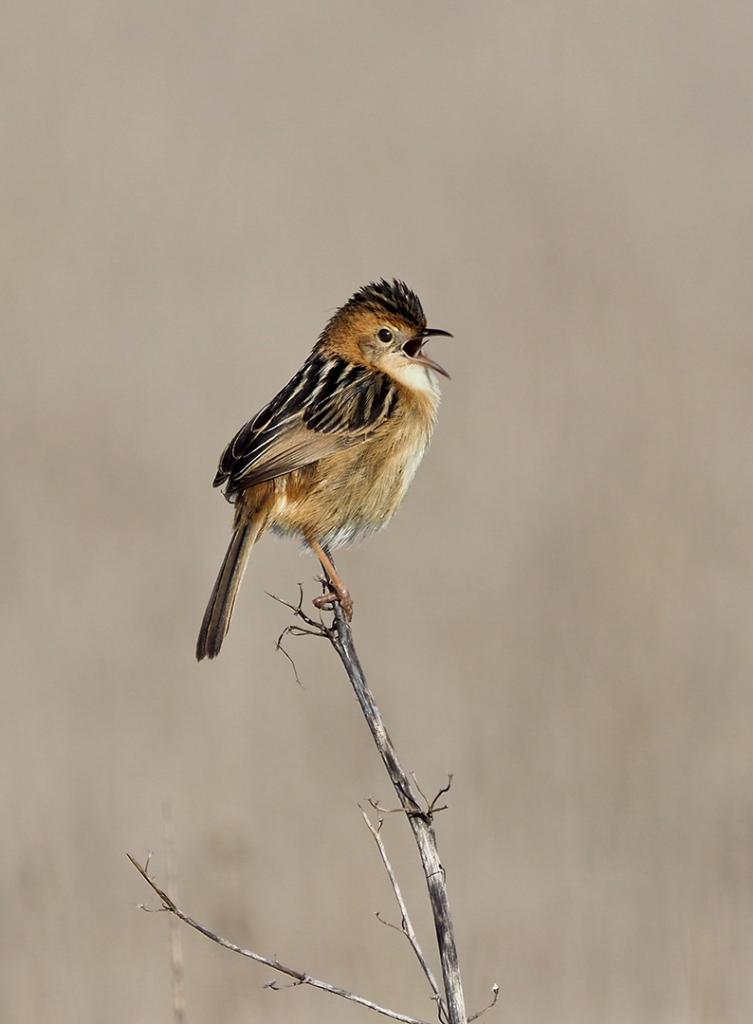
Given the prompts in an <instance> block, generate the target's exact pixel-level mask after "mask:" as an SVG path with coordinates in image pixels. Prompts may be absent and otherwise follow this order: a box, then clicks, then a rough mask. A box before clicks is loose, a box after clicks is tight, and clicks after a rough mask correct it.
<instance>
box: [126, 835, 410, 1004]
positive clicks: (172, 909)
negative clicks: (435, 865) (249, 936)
mask: <svg viewBox="0 0 753 1024" xmlns="http://www.w3.org/2000/svg"><path fill="white" fill-rule="evenodd" d="M126 856H127V857H128V859H129V861H130V862H131V864H133V866H134V867H135V868H136V870H137V871H138V873H139V874H140V875H141V877H142V878H143V879H144V881H145V882H146V883H147V884H148V885H149V886H150V887H151V888H152V889H153V890H154V892H155V893H156V894H157V896H159V898H160V900H161V902H162V906H161V907H160V909H161V910H165V911H168V912H169V913H170V914H174V915H175V917H177V918H179V919H180V920H181V921H183V922H184V923H185V924H187V925H188V926H189V927H190V928H193V929H194V930H195V931H197V932H200V933H201V934H202V935H204V936H206V938H208V939H210V940H211V941H212V942H216V943H217V945H218V946H222V947H223V949H229V950H230V951H231V952H233V953H238V954H239V955H240V956H245V957H247V958H248V959H249V960H255V961H256V963H258V964H264V965H265V966H266V967H271V968H272V970H275V971H279V973H280V974H286V975H287V976H288V977H289V978H293V981H294V983H295V984H296V985H310V986H311V987H312V988H318V989H321V990H322V991H323V992H329V993H330V994H331V995H333V996H341V997H342V998H343V999H349V1000H350V1001H351V1002H353V1003H359V1005H361V1006H366V1007H367V1008H368V1009H369V1010H374V1011H375V1012H376V1013H381V1014H383V1015H384V1016H385V1017H391V1018H392V1019H393V1020H399V1021H402V1022H403V1024H428V1022H427V1021H424V1020H421V1019H420V1018H418V1017H409V1016H408V1015H407V1014H405V1013H397V1011H395V1010H389V1009H387V1007H386V1006H380V1005H379V1003H375V1002H373V1001H372V1000H371V999H365V998H364V997H363V996H358V995H356V994H355V992H350V991H349V990H348V989H346V988H341V987H340V986H339V985H330V983H329V982H327V981H320V980H319V979H318V978H313V977H312V976H311V975H310V974H308V973H306V971H297V970H296V969H295V968H294V967H288V966H286V965H285V964H283V963H280V961H279V960H278V959H277V957H269V956H264V955H263V954H262V953H255V952H254V951H253V950H251V949H244V948H243V946H238V945H236V944H235V943H234V942H230V940H229V939H223V938H222V936H221V935H217V933H216V932H213V931H212V930H211V929H209V928H207V926H206V925H204V924H200V923H199V922H198V921H196V920H194V918H192V917H191V916H190V915H189V914H187V913H186V912H185V911H184V910H181V908H180V907H179V906H178V905H177V904H176V903H175V902H174V901H173V900H172V899H171V898H170V896H168V894H167V893H166V892H165V891H164V889H160V887H159V886H158V885H157V883H156V882H155V881H154V879H153V878H151V877H150V875H148V874H147V871H146V865H144V866H143V867H142V865H141V864H139V862H138V861H137V860H136V858H135V857H132V856H131V854H130V853H129V854H126ZM144 909H146V908H144ZM266 987H267V988H271V989H272V990H275V989H279V988H282V987H283V986H281V985H277V984H276V983H274V982H272V983H269V984H267V986H266Z"/></svg>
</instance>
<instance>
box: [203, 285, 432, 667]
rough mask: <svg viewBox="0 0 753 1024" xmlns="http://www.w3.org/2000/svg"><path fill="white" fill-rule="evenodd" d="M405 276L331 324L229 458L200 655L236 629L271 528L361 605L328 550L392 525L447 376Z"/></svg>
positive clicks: (341, 595) (363, 297) (352, 303)
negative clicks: (247, 580)
mask: <svg viewBox="0 0 753 1024" xmlns="http://www.w3.org/2000/svg"><path fill="white" fill-rule="evenodd" d="M446 333H447V332H445V331H437V330H432V329H429V328H427V327H426V318H425V317H424V312H423V309H422V307H421V303H420V301H419V299H418V296H416V295H415V293H414V292H412V291H411V290H410V289H409V288H407V286H406V285H405V284H403V283H402V282H401V281H393V282H391V283H390V282H387V281H380V282H377V283H374V284H370V285H367V286H366V287H364V288H362V289H361V290H360V291H359V292H356V294H355V295H354V296H353V297H352V298H351V299H350V300H349V302H347V303H346V305H345V306H343V307H342V308H341V309H339V310H338V311H337V313H336V314H335V315H334V316H333V317H332V319H331V320H330V322H329V323H328V324H327V326H326V327H325V329H324V331H323V332H322V334H321V336H320V338H319V340H318V342H317V344H316V345H315V346H314V349H313V351H312V352H311V354H310V355H309V357H308V359H307V360H306V362H305V363H304V364H303V366H302V367H301V369H300V370H299V371H298V373H296V374H295V376H294V377H293V378H292V379H291V380H290V381H289V382H288V384H286V385H285V387H284V388H283V389H282V390H281V391H280V392H279V394H278V395H276V396H275V397H274V398H273V399H272V401H271V402H270V403H269V404H268V405H266V406H265V407H264V408H263V409H262V410H261V411H260V412H259V413H257V415H256V416H255V417H254V418H253V419H252V420H250V421H249V422H248V423H246V424H245V426H243V427H242V428H241V429H240V430H239V431H238V433H237V434H236V435H235V437H234V438H233V439H232V441H231V442H230V443H229V444H228V446H227V447H226V448H225V451H224V452H223V453H222V456H221V457H220V463H219V468H218V470H217V475H216V476H215V479H214V486H215V487H219V486H223V485H224V493H225V496H226V497H227V498H228V500H229V501H231V502H233V503H234V504H235V506H236V515H235V527H234V532H233V537H232V540H231V542H230V546H229V548H228V551H227V554H226V556H225V560H224V562H223V564H222V567H221V569H220V573H219V576H218V577H217V581H216V583H215V586H214V589H213V591H212V595H211V597H210V600H209V604H208V606H207V610H206V612H205V615H204V621H203V622H202V626H201V631H200V633H199V639H198V643H197V646H196V656H197V658H199V660H201V659H202V658H204V657H210V658H211V657H214V656H215V655H216V654H218V653H219V650H220V647H221V645H222V641H223V639H224V637H225V635H226V633H227V630H228V627H229V624H230V617H231V615H232V612H233V606H234V603H235V598H236V596H237V593H238V588H239V586H240V583H241V580H242V577H243V573H244V570H245V567H246V564H247V561H248V556H249V554H250V551H251V547H252V546H253V544H254V542H255V541H256V540H257V539H258V537H259V536H260V535H261V534H262V533H263V532H264V531H265V530H269V529H271V530H273V531H274V532H276V533H281V534H288V535H295V536H298V537H299V538H301V539H303V541H304V542H305V543H307V544H308V545H309V546H310V547H311V548H312V549H313V550H314V551H315V553H316V554H317V555H318V556H319V558H320V560H321V561H322V564H323V565H324V567H325V568H326V570H327V572H328V573H329V576H330V578H331V579H332V581H333V584H334V590H335V594H333V595H329V596H326V597H325V598H323V599H320V603H322V602H323V601H331V600H333V599H337V600H339V601H340V602H341V604H342V606H343V608H344V610H345V612H346V614H348V615H350V613H351V611H352V602H351V600H350V595H349V594H348V592H347V589H346V588H345V586H344V584H343V583H342V581H341V580H340V579H339V577H338V576H337V573H336V572H335V570H334V567H333V565H332V562H331V560H330V558H329V552H330V551H331V550H332V549H334V548H337V547H341V546H342V545H344V544H349V543H351V542H352V541H354V540H355V539H356V538H358V537H359V536H362V535H364V534H367V533H370V532H373V531H374V530H378V529H380V528H381V527H382V526H384V525H385V524H386V523H387V522H388V521H389V519H390V518H391V517H392V515H393V514H394V512H395V510H396V509H397V507H398V506H399V504H400V502H401V501H402V499H403V497H404V495H405V492H406V490H407V488H408V485H409V484H410V481H411V479H412V478H413V474H414V472H415V470H416V468H417V467H418V464H419V462H420V461H421V457H422V456H423V453H424V451H425V449H426V446H427V445H428V443H429V440H430V437H431V432H432V429H433V426H434V420H435V416H436V411H437V406H438V403H439V388H438V383H437V374H444V375H445V376H446V373H445V371H444V370H443V369H442V368H441V367H440V366H439V365H438V364H437V363H434V362H433V361H432V360H431V359H429V358H428V357H427V356H426V354H425V353H424V352H423V345H424V343H425V341H426V339H427V338H428V337H430V336H431V335H432V334H446Z"/></svg>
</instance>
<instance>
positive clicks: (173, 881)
mask: <svg viewBox="0 0 753 1024" xmlns="http://www.w3.org/2000/svg"><path fill="white" fill-rule="evenodd" d="M162 822H163V829H164V835H165V858H166V861H167V865H166V866H167V893H168V896H169V897H170V899H171V900H172V901H173V902H174V903H177V902H178V868H177V859H176V852H175V850H176V843H175V824H174V822H173V809H172V804H171V803H170V801H169V800H164V801H163V803H162ZM169 922H170V977H171V979H172V991H173V1018H174V1020H175V1022H176V1024H185V1020H186V995H185V987H184V982H185V972H184V969H183V944H182V940H181V934H180V925H179V924H178V921H177V919H176V918H175V917H174V915H172V914H171V915H170V918H169Z"/></svg>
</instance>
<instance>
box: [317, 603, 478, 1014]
mask: <svg viewBox="0 0 753 1024" xmlns="http://www.w3.org/2000/svg"><path fill="white" fill-rule="evenodd" d="M333 611H334V627H333V628H332V629H330V630H329V631H328V632H327V636H328V638H329V641H330V643H331V644H332V646H333V647H334V649H335V651H336V652H337V654H338V656H339V658H340V661H341V662H342V664H343V668H344V669H345V671H346V673H347V676H348V679H349V680H350V684H351V686H352V687H353V692H354V694H355V697H356V700H357V701H358V703H359V705H360V707H361V711H362V713H363V716H364V718H365V719H366V724H367V725H368V727H369V729H370V731H371V735H372V738H373V740H374V743H375V744H376V748H377V750H378V751H379V756H380V757H381V758H382V761H383V763H384V766H385V768H386V769H387V774H388V775H389V777H390V780H391V782H392V785H393V786H394V787H395V792H396V793H397V795H398V799H399V800H400V803H401V805H402V807H403V810H404V811H405V812H406V818H407V819H408V823H409V824H410V827H411V830H412V832H413V836H414V838H415V840H416V846H417V847H418V852H419V856H420V858H421V866H422V868H423V872H424V877H425V878H426V885H427V888H428V891H429V902H430V904H431V913H432V917H433V918H434V928H435V931H436V935H437V946H438V948H439V959H440V962H441V964H442V982H443V988H444V996H445V1000H446V1004H445V1005H446V1009H447V1021H448V1024H467V1021H468V1017H467V1014H466V1009H465V998H464V995H463V983H462V978H461V975H460V965H459V963H458V953H457V948H456V945H455V932H454V927H453V922H452V915H451V913H450V905H449V899H448V896H447V882H446V878H445V871H444V868H443V866H442V862H441V860H440V859H439V851H438V849H437V839H436V835H435V834H434V827H433V810H432V804H431V803H430V804H429V806H428V807H427V808H426V809H425V810H424V809H423V808H422V807H421V805H420V803H419V800H420V794H419V793H417V792H415V791H414V787H413V785H412V784H411V779H410V777H409V776H408V775H407V774H406V772H405V769H404V768H403V766H402V765H401V764H400V761H399V759H398V756H397V751H396V750H395V747H394V745H393V743H392V740H391V739H390V735H389V733H388V732H387V727H386V726H385V724H384V719H383V718H382V713H381V711H380V710H379V707H378V706H377V703H376V701H375V700H374V695H373V694H372V692H371V689H370V687H369V684H368V682H367V681H366V675H365V673H364V671H363V668H362V667H361V662H360V660H359V657H358V653H357V652H356V649H355V645H354V643H353V634H352V632H351V628H350V624H349V623H348V621H347V619H346V618H345V615H344V614H343V611H342V608H341V607H340V605H339V604H335V605H334V608H333ZM439 795H441V794H438V796H439Z"/></svg>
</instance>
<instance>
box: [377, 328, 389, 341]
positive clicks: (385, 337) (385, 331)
mask: <svg viewBox="0 0 753 1024" xmlns="http://www.w3.org/2000/svg"><path fill="white" fill-rule="evenodd" d="M377 338H379V340H380V341H383V342H384V343H385V345H386V344H387V343H388V342H390V341H392V331H391V330H390V329H389V328H388V327H382V328H381V329H380V330H379V331H377Z"/></svg>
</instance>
